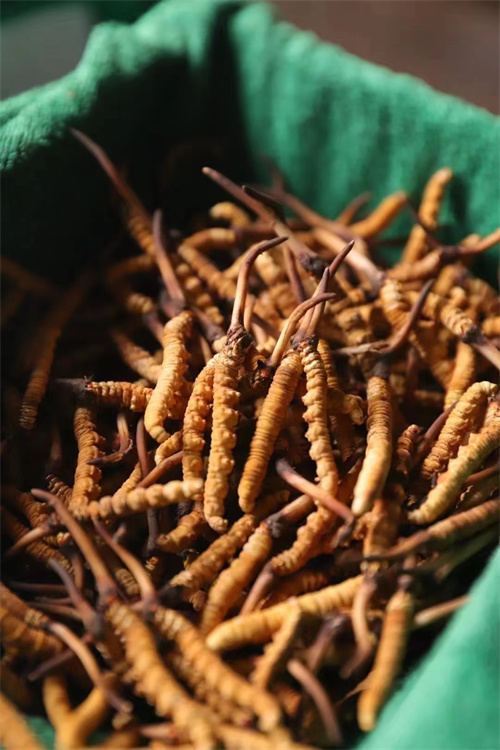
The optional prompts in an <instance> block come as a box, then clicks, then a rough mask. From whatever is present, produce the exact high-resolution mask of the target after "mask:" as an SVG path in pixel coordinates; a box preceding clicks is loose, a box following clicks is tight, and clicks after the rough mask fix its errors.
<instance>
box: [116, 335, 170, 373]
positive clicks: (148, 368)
mask: <svg viewBox="0 0 500 750" xmlns="http://www.w3.org/2000/svg"><path fill="white" fill-rule="evenodd" d="M111 338H112V339H113V342H114V344H115V345H116V348H117V349H118V351H119V353H120V355H121V356H122V358H123V361H124V362H125V363H126V364H127V365H128V366H129V367H130V369H131V370H134V371H135V372H137V373H138V374H139V375H140V376H141V377H142V378H146V380H149V381H150V382H151V383H157V382H158V377H159V375H160V371H161V363H158V362H157V361H156V359H155V358H154V356H153V355H152V354H150V353H149V352H148V351H146V349H143V348H142V347H141V346H138V345H137V344H135V343H134V342H133V341H132V339H130V338H129V337H128V336H127V334H126V333H125V332H124V331H122V330H120V329H119V328H114V329H113V330H112V331H111Z"/></svg>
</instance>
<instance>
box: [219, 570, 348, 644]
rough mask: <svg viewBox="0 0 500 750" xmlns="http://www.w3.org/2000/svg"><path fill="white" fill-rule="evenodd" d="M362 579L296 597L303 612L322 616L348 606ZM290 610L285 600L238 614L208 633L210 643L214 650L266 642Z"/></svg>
mask: <svg viewBox="0 0 500 750" xmlns="http://www.w3.org/2000/svg"><path fill="white" fill-rule="evenodd" d="M361 581H362V576H356V577H355V578H349V579H347V580H346V581H343V583H339V584H336V585H334V586H328V587H327V588H324V589H322V590H321V591H317V592H314V593H312V594H304V595H303V596H299V597H297V598H296V600H295V601H296V603H297V606H298V607H299V608H300V611H301V612H304V613H305V614H309V615H317V616H322V615H325V614H327V613H328V612H332V611H333V610H334V609H338V608H339V607H349V605H350V604H352V601H353V599H354V595H355V593H356V590H357V588H358V586H360V584H361ZM294 606H295V604H294ZM288 611H289V604H288V603H287V602H283V603H282V604H276V605H275V606H274V607H269V608H268V609H264V610H262V611H261V612H250V614H248V615H244V616H240V617H235V618H233V619H232V620H228V621H227V622H224V623H222V624H221V625H219V626H218V627H217V628H215V629H214V630H213V631H212V632H211V633H210V634H209V635H208V637H207V644H208V645H209V646H210V648H212V649H214V651H226V650H229V649H235V648H239V647H240V646H242V645H245V644H249V643H266V642H267V641H268V640H269V639H270V638H271V637H272V635H273V633H275V632H276V631H277V630H279V628H280V627H281V625H282V624H283V620H284V618H285V617H286V615H287V614H288Z"/></svg>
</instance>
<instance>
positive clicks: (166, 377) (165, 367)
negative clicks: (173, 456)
mask: <svg viewBox="0 0 500 750" xmlns="http://www.w3.org/2000/svg"><path fill="white" fill-rule="evenodd" d="M192 330H193V315H192V313H190V312H189V311H187V310H186V311H184V312H181V313H179V315H177V316H176V317H175V318H172V320H170V321H169V322H168V323H167V324H166V325H165V329H164V332H163V363H162V366H161V372H160V375H159V377H158V382H157V384H156V386H155V388H154V391H153V393H152V395H151V398H150V400H149V402H148V405H147V406H146V411H145V413H144V425H145V427H146V430H147V431H148V432H149V434H150V435H151V437H152V438H154V440H156V441H157V442H158V443H163V442H164V441H165V440H167V438H168V437H169V435H168V433H167V432H166V431H165V429H164V427H163V423H164V421H165V419H166V418H167V417H168V414H169V410H170V409H171V407H172V406H173V404H174V401H175V399H176V398H178V397H179V395H180V394H181V389H182V384H183V375H184V373H185V372H186V370H187V367H188V359H189V352H188V350H187V349H186V341H187V339H188V338H189V337H190V336H191V333H192Z"/></svg>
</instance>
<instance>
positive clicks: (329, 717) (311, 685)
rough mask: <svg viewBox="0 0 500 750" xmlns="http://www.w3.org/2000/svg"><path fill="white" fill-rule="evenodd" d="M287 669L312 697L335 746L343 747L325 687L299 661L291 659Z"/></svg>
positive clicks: (329, 737) (338, 727)
mask: <svg viewBox="0 0 500 750" xmlns="http://www.w3.org/2000/svg"><path fill="white" fill-rule="evenodd" d="M286 668H287V670H288V672H289V673H290V674H291V676H292V677H293V678H294V680H297V682H299V683H300V684H301V685H302V687H303V688H304V690H305V691H306V692H307V693H308V694H309V695H310V697H311V699H312V700H313V702H314V705H315V706H316V708H317V709H318V712H319V715H320V716H321V719H322V721H323V724H324V727H325V730H326V733H327V736H328V739H329V740H330V741H331V742H332V743H333V744H334V745H335V746H339V747H341V746H342V745H343V743H344V740H343V737H342V733H341V731H340V726H339V723H338V719H337V716H336V713H335V709H334V708H333V706H332V703H331V701H330V698H329V697H328V695H327V693H326V691H325V689H324V687H323V685H322V684H321V682H320V681H319V680H318V679H317V677H315V676H314V674H313V673H312V672H311V670H310V669H309V668H308V667H306V665H305V664H303V663H302V662H301V661H299V660H298V659H289V661H288V662H287V665H286Z"/></svg>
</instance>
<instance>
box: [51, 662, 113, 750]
mask: <svg viewBox="0 0 500 750" xmlns="http://www.w3.org/2000/svg"><path fill="white" fill-rule="evenodd" d="M103 679H105V680H106V681H107V682H108V683H109V684H110V686H111V685H113V684H114V683H115V682H116V678H115V677H114V675H105V676H104V678H103ZM43 701H44V706H45V710H46V711H47V715H48V717H49V719H50V721H51V723H52V725H53V726H54V728H55V730H56V737H55V743H56V747H61V748H67V750H71V748H79V747H82V746H84V744H85V742H86V740H87V739H88V737H90V735H91V734H92V733H93V732H95V731H96V729H98V728H99V727H100V725H101V724H102V723H103V721H104V719H105V718H106V716H107V714H108V713H109V711H110V706H109V703H108V700H107V698H106V695H105V693H104V692H103V690H102V689H101V688H99V687H95V688H94V689H93V690H92V691H91V692H90V693H89V695H88V696H87V697H86V698H85V700H84V701H83V702H82V703H80V705H79V706H78V707H77V708H75V709H73V708H72V706H71V703H70V700H69V696H68V690H67V685H66V680H65V679H64V677H63V676H62V675H61V674H60V673H59V674H54V675H49V676H48V677H46V678H45V680H44V683H43Z"/></svg>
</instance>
